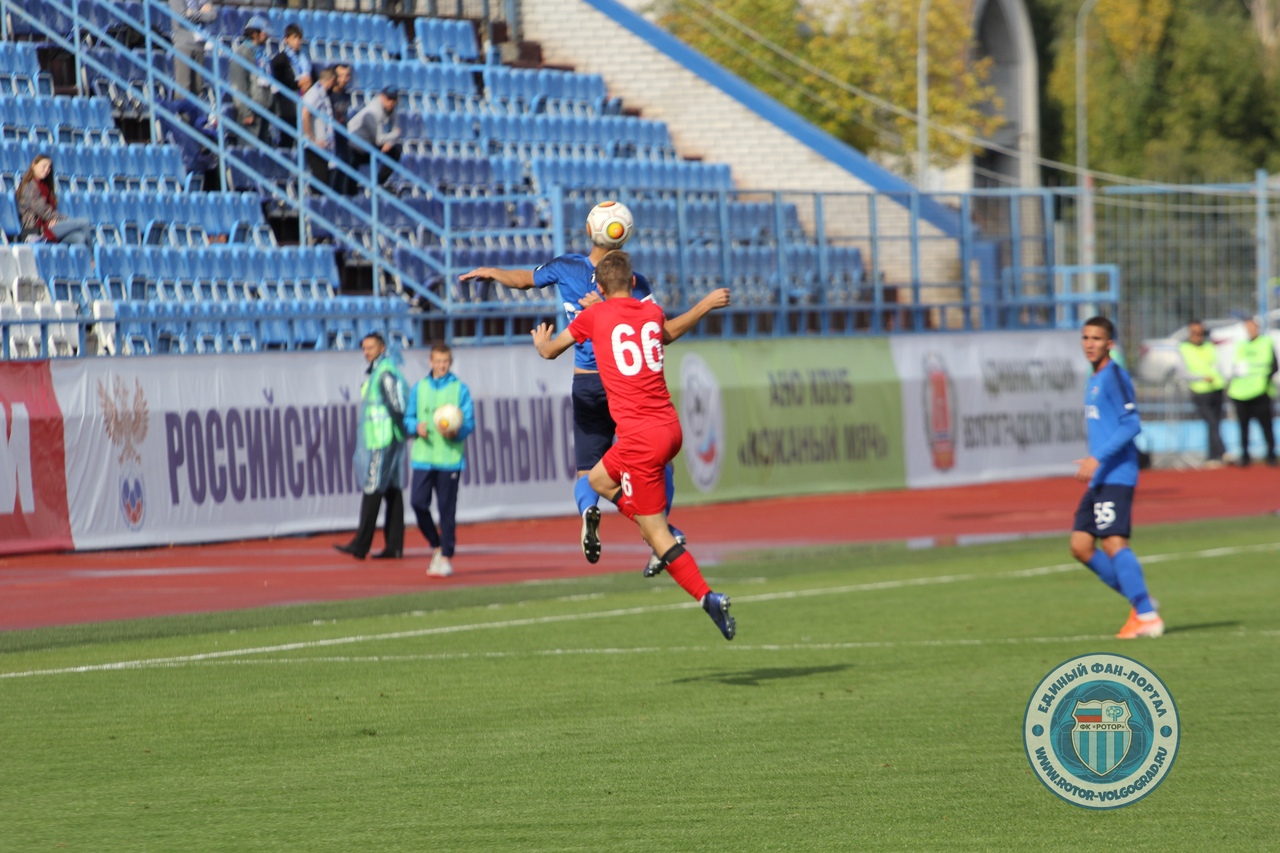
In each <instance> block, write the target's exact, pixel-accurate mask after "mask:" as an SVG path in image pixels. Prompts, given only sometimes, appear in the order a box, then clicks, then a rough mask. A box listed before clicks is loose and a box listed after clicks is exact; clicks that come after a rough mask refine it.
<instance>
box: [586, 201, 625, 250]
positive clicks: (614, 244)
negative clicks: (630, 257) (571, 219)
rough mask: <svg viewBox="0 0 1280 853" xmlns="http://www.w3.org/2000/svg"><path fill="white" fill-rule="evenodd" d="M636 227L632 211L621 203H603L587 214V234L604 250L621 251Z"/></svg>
mask: <svg viewBox="0 0 1280 853" xmlns="http://www.w3.org/2000/svg"><path fill="white" fill-rule="evenodd" d="M635 227H636V223H635V220H634V219H632V218H631V211H630V210H628V209H627V206H626V205H625V204H623V203H622V202H620V201H602V202H600V203H599V204H597V205H596V206H595V207H593V208H591V212H590V213H588V214H587V234H589V235H590V236H591V242H592V243H594V244H595V245H597V246H600V247H601V248H604V249H621V248H622V246H623V244H625V243H626V242H627V241H628V240H630V239H631V232H632V231H634V230H635Z"/></svg>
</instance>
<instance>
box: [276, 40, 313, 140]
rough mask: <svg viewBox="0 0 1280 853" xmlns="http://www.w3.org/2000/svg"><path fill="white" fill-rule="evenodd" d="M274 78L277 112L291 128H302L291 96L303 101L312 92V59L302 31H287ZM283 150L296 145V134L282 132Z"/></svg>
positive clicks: (278, 55) (277, 57)
mask: <svg viewBox="0 0 1280 853" xmlns="http://www.w3.org/2000/svg"><path fill="white" fill-rule="evenodd" d="M271 75H272V76H273V77H274V78H275V80H276V96H275V102H276V106H275V112H276V115H278V116H280V120H281V121H283V122H284V123H285V124H287V125H288V126H289V127H290V128H294V127H296V126H297V124H298V108H297V106H296V105H295V104H294V102H293V101H292V100H291V99H290V98H289V95H288V93H292V94H293V95H294V97H298V98H301V97H302V96H303V95H305V94H306V93H307V90H308V89H310V88H311V59H310V58H309V57H308V56H307V52H306V51H305V50H304V49H303V47H302V27H300V26H298V25H297V24H290V25H289V26H287V27H285V28H284V43H283V44H282V45H281V47H280V52H279V53H277V54H276V55H275V57H274V58H273V59H272V60H271ZM279 145H280V147H281V148H289V147H290V146H292V145H293V133H292V132H290V131H284V130H282V131H280V142H279Z"/></svg>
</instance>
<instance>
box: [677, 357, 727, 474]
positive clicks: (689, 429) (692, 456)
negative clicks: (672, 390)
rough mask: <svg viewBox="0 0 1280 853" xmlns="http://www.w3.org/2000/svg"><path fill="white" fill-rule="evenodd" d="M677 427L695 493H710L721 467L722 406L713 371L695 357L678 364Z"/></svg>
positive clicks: (722, 450)
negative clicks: (678, 422)
mask: <svg viewBox="0 0 1280 853" xmlns="http://www.w3.org/2000/svg"><path fill="white" fill-rule="evenodd" d="M680 425H681V428H682V429H683V430H684V435H685V447H684V454H683V455H684V461H685V465H686V466H688V468H689V476H690V478H691V479H692V480H693V485H694V486H695V487H697V489H698V491H700V492H709V491H711V490H712V489H714V488H715V487H716V483H718V482H719V481H720V468H721V466H722V465H723V464H724V407H723V405H722V403H721V400H720V383H719V382H718V381H717V380H716V374H715V371H714V370H712V369H711V366H710V365H709V364H707V363H706V362H705V361H703V360H702V358H701V357H699V356H698V355H696V354H690V355H686V356H685V357H684V360H683V361H681V362H680Z"/></svg>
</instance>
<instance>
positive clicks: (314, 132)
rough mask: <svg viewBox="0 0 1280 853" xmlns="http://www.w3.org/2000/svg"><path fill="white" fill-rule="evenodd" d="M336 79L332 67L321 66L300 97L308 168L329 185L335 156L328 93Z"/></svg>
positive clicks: (331, 109)
mask: <svg viewBox="0 0 1280 853" xmlns="http://www.w3.org/2000/svg"><path fill="white" fill-rule="evenodd" d="M336 79H337V76H336V75H335V74H334V71H333V69H332V68H322V69H320V71H319V73H318V74H317V75H316V85H314V86H312V87H311V88H310V89H308V90H307V93H306V94H305V95H303V96H302V107H303V109H302V133H303V135H304V136H306V138H307V142H308V143H309V144H308V145H307V148H306V152H305V153H306V161H307V168H308V169H309V170H310V171H311V174H312V175H314V176H315V177H316V180H318V181H320V182H321V183H322V184H325V185H326V186H332V175H331V172H330V165H329V164H330V163H331V162H333V157H334V139H333V103H332V102H331V101H330V100H329V93H330V92H331V91H333V86H334V82H335V81H336Z"/></svg>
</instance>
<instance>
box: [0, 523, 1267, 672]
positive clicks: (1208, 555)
mask: <svg viewBox="0 0 1280 853" xmlns="http://www.w3.org/2000/svg"><path fill="white" fill-rule="evenodd" d="M1277 550H1280V542H1269V543H1264V544H1261V545H1238V546H1230V547H1226V548H1210V549H1206V550H1203V551H1186V552H1181V553H1171V554H1152V555H1149V556H1146V557H1143V558H1142V562H1143V563H1146V564H1150V563H1165V562H1171V561H1174V560H1192V559H1212V558H1216V557H1229V556H1233V555H1237V554H1250V553H1265V552H1268V551H1277ZM1079 568H1080V565H1079V564H1078V563H1059V564H1057V565H1052V566H1038V567H1035V568H1030V569H1015V570H1013V571H1008V572H996V573H993V574H978V573H972V572H971V573H965V574H958V575H938V576H935V577H923V578H908V579H906V580H892V581H875V582H871V583H861V584H850V585H847V586H835V587H821V588H816V589H802V590H790V591H787V592H769V593H760V594H758V595H743V596H735V597H734V600H735V601H736V602H737V603H742V602H764V601H786V600H792V599H797V598H813V597H817V596H826V595H842V594H846V593H853V592H873V591H877V590H884V589H906V588H910V587H917V586H936V585H939V584H952V583H964V582H967V581H974V580H983V579H991V580H1000V579H1019V578H1030V577H1040V576H1043V575H1052V574H1060V573H1062V572H1068V571H1074V570H1077V569H1079ZM697 606H698V604H697V602H693V601H685V602H681V603H679V604H657V605H651V606H648V607H627V608H622V609H616V610H597V611H592V612H587V613H564V614H561V615H559V616H538V617H530V618H527V619H507V620H504V621H501V622H472V623H468V624H463V625H447V626H442V627H438V628H419V629H415V630H412V631H392V632H389V633H385V634H356V635H352V636H347V637H331V638H329V639H325V640H305V641H300V642H296V643H280V644H278V645H273V646H255V647H249V648H243V649H225V650H223V651H217V652H203V653H200V654H194V655H180V656H175V657H165V658H144V659H139V660H129V661H116V662H113V663H102V664H85V665H83V666H70V667H60V668H56V669H33V670H26V671H23V672H3V673H0V679H5V678H29V677H32V676H37V675H68V674H73V673H84V672H108V671H112V670H122V669H144V668H150V667H166V666H181V665H184V664H189V663H202V662H207V661H216V660H222V659H227V658H236V657H242V656H245V655H264V654H273V653H276V652H292V651H300V650H303V649H321V648H330V647H333V646H346V645H352V644H355V643H366V642H379V641H385V640H406V639H414V638H417V637H429V636H438V635H444V634H458V633H464V632H468V631H482V630H493V629H498V628H520V627H527V626H530V625H550V624H555V623H563V622H584V621H587V620H590V619H609V618H614V617H620V616H639V615H642V614H646V613H661V612H667V611H673V610H690V609H692V608H695V607H697ZM1066 639H1069V638H1057V639H1055V638H1044V639H1043V640H1036V639H1031V640H1007V641H1000V640H976V641H973V642H974V643H975V644H982V643H998V642H1012V643H1019V642H1040V641H1043V642H1060V641H1064V642H1065V641H1066ZM1079 639H1097V638H1095V637H1082V638H1079ZM963 642H964V641H946V640H937V641H929V640H921V641H915V642H914V643H913V644H914V645H929V644H931V643H935V644H939V645H959V644H962V643H963ZM892 645H893V644H891V643H887V644H880V643H855V644H832V645H831V646H830V648H843V647H848V648H877V647H880V646H892ZM900 645H907V644H906V643H902V644H900ZM817 647H819V646H803V647H801V646H796V647H795V648H817ZM823 647H825V646H823ZM737 648H739V649H743V650H746V649H772V648H779V649H781V648H786V647H782V646H776V647H773V646H738V647H737Z"/></svg>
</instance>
